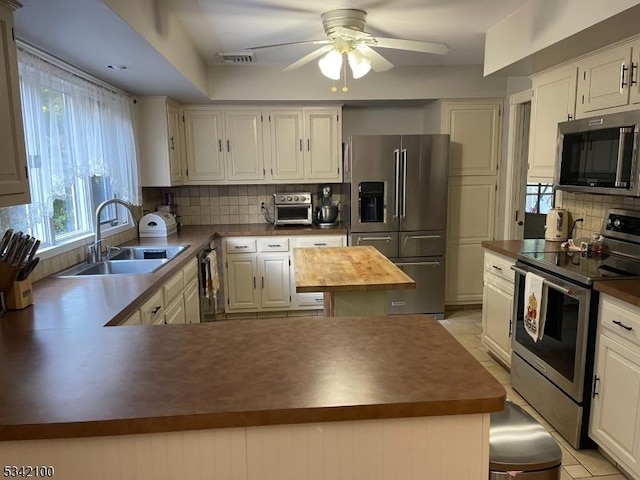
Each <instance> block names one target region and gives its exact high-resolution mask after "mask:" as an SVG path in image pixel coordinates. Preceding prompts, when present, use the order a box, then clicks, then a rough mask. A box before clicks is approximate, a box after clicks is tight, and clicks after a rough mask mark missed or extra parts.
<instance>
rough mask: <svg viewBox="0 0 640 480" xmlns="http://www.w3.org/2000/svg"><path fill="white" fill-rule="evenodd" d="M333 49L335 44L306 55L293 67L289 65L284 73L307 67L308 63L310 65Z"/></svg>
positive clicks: (293, 64)
mask: <svg viewBox="0 0 640 480" xmlns="http://www.w3.org/2000/svg"><path fill="white" fill-rule="evenodd" d="M332 48H333V44H331V45H325V46H324V47H320V48H318V49H317V50H314V51H313V52H311V53H309V54H308V55H305V56H304V57H302V58H301V59H300V60H297V61H295V62H293V63H292V64H291V65H289V66H288V67H287V68H285V69H284V70H282V71H283V72H290V71H291V70H295V69H296V68H300V67H302V66H303V65H306V64H307V63H309V62H310V61H312V60H314V59H316V58H318V57H319V56H321V55H322V54H324V53H327V52H328V51H329V50H331V49H332Z"/></svg>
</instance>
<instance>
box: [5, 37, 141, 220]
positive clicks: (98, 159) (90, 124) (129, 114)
mask: <svg viewBox="0 0 640 480" xmlns="http://www.w3.org/2000/svg"><path fill="white" fill-rule="evenodd" d="M18 62H19V74H20V93H21V100H22V110H23V117H24V130H25V140H26V147H27V155H28V166H29V173H30V175H29V181H30V187H31V193H32V203H31V204H30V205H26V206H17V207H9V208H5V209H0V210H1V211H0V230H3V229H4V228H8V227H9V226H11V227H13V228H19V229H21V230H23V231H27V230H33V229H34V228H36V227H37V226H38V225H40V228H38V230H41V229H42V228H45V230H46V227H42V226H43V225H46V224H47V223H49V222H51V219H52V218H53V217H54V202H55V201H58V203H57V208H60V205H61V204H64V205H72V207H69V208H73V209H74V215H77V216H78V219H75V220H74V222H75V224H74V227H73V229H74V230H76V231H78V232H80V231H90V230H92V229H93V228H94V226H92V225H91V216H90V215H88V214H87V212H88V211H89V210H91V209H92V208H91V207H92V203H91V198H90V197H91V193H90V188H89V187H83V185H90V183H89V182H90V180H91V179H92V178H96V177H102V178H103V179H106V181H107V182H108V184H109V192H110V194H111V196H115V197H117V198H120V199H123V200H128V201H130V202H132V203H134V204H139V203H140V199H139V188H138V174H137V172H138V171H137V167H136V165H137V163H136V151H135V141H134V133H133V109H132V100H131V99H130V98H129V97H127V96H125V95H122V94H119V93H115V92H112V91H110V90H108V89H107V88H104V87H102V86H99V85H97V84H95V83H93V82H91V81H88V80H86V79H83V78H80V77H79V76H78V75H77V74H75V73H71V72H69V71H66V70H64V69H62V68H60V67H58V66H56V65H53V64H52V63H50V62H49V61H47V60H45V59H43V58H41V57H39V56H38V55H36V54H34V53H32V52H31V51H30V50H27V49H24V48H21V47H19V48H18ZM82 197H86V198H85V199H83V198H82ZM85 200H86V201H85ZM83 204H84V206H83ZM3 227H4V228H3Z"/></svg>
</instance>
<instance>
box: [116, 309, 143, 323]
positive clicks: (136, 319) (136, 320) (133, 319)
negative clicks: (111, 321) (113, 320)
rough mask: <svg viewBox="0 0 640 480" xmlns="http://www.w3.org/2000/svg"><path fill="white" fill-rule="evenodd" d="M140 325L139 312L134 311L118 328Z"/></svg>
mask: <svg viewBox="0 0 640 480" xmlns="http://www.w3.org/2000/svg"><path fill="white" fill-rule="evenodd" d="M141 323H142V320H141V316H140V310H136V311H135V312H133V313H132V314H131V315H129V316H128V317H127V318H126V319H125V320H124V321H123V322H122V323H120V324H118V325H119V326H121V327H122V326H137V325H140V324H141Z"/></svg>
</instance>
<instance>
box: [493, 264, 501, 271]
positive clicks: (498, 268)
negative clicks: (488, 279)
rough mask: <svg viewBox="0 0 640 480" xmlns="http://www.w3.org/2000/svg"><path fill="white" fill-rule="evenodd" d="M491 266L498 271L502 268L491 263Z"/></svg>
mask: <svg viewBox="0 0 640 480" xmlns="http://www.w3.org/2000/svg"><path fill="white" fill-rule="evenodd" d="M492 267H493V268H495V269H496V270H498V271H499V272H501V271H502V268H500V267H498V266H497V265H492Z"/></svg>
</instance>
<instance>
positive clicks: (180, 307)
mask: <svg viewBox="0 0 640 480" xmlns="http://www.w3.org/2000/svg"><path fill="white" fill-rule="evenodd" d="M164 318H165V323H166V324H167V325H169V324H172V323H185V313H184V299H183V298H182V296H180V298H178V299H177V300H176V301H175V302H174V303H173V304H171V305H170V306H169V308H167V312H166V314H165V317H164Z"/></svg>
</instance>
